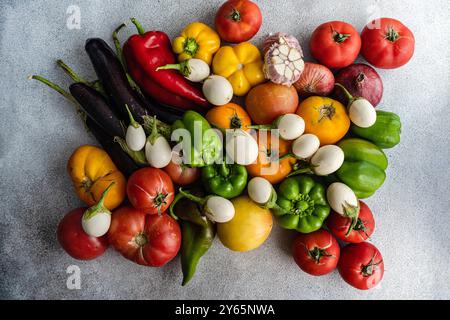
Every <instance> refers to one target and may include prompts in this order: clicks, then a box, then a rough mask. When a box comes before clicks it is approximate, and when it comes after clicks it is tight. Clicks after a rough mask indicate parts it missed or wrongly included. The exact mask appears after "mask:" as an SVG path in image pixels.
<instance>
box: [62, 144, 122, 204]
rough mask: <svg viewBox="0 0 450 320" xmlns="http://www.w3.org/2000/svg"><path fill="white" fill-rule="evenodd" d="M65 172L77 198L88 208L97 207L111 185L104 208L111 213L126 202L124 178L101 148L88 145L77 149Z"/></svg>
mask: <svg viewBox="0 0 450 320" xmlns="http://www.w3.org/2000/svg"><path fill="white" fill-rule="evenodd" d="M67 171H68V172H69V175H70V177H71V179H72V182H73V185H74V187H75V192H76V194H77V196H78V198H80V200H82V201H83V202H84V203H86V204H87V205H88V206H93V205H94V204H96V203H97V202H98V201H99V200H100V198H101V196H102V193H103V191H105V190H106V188H108V186H109V185H110V184H111V183H112V182H114V185H113V186H112V187H111V189H110V190H109V192H108V194H107V196H106V198H105V207H107V208H108V209H109V210H112V209H114V208H116V207H118V206H119V205H120V204H121V203H122V201H123V200H124V199H125V187H126V179H125V177H124V175H123V174H122V173H121V172H120V171H119V170H118V169H117V167H116V166H115V164H114V163H113V162H112V160H111V158H110V157H109V155H108V154H107V153H106V152H105V151H104V150H103V149H100V148H97V147H95V146H90V145H84V146H81V147H79V148H77V149H76V150H75V151H74V153H73V154H72V155H71V156H70V159H69V162H68V163H67Z"/></svg>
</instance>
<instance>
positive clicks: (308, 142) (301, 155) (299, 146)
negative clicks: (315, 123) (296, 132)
mask: <svg viewBox="0 0 450 320" xmlns="http://www.w3.org/2000/svg"><path fill="white" fill-rule="evenodd" d="M319 147H320V140H319V138H318V137H317V136H316V135H314V134H311V133H307V134H304V135H302V136H300V137H299V138H298V139H297V140H295V141H294V143H293V144H292V153H293V154H294V156H295V157H296V158H298V159H302V160H306V159H309V158H311V157H312V156H313V155H314V154H315V153H316V152H317V150H318V149H319Z"/></svg>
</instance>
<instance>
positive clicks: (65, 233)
mask: <svg viewBox="0 0 450 320" xmlns="http://www.w3.org/2000/svg"><path fill="white" fill-rule="evenodd" d="M86 209H87V208H78V209H75V210H72V211H70V212H69V213H68V214H66V215H65V216H64V218H62V220H61V221H60V223H59V225H58V230H57V232H56V235H57V238H58V242H59V244H60V245H61V247H62V248H63V249H64V250H65V251H66V252H67V253H68V254H69V255H70V256H71V257H72V258H75V259H78V260H92V259H95V258H97V257H99V256H101V255H102V254H103V253H104V252H105V250H106V249H107V248H108V239H107V238H106V236H102V237H99V238H96V237H91V236H90V235H88V234H87V233H86V232H84V230H83V227H82V226H81V218H82V217H83V214H84V211H86Z"/></svg>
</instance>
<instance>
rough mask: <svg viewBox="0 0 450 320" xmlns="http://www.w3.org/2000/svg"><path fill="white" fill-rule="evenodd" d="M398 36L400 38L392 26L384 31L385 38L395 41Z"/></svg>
mask: <svg viewBox="0 0 450 320" xmlns="http://www.w3.org/2000/svg"><path fill="white" fill-rule="evenodd" d="M398 38H400V34H399V33H398V32H397V31H396V30H395V29H394V28H393V27H389V29H388V32H387V33H386V39H387V40H389V41H391V42H395V41H397V40H398Z"/></svg>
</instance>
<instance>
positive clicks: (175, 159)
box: [163, 155, 200, 186]
mask: <svg viewBox="0 0 450 320" xmlns="http://www.w3.org/2000/svg"><path fill="white" fill-rule="evenodd" d="M163 170H164V171H165V172H167V174H168V175H169V176H170V178H171V179H172V181H173V182H174V183H175V184H177V185H179V186H187V185H190V184H192V183H194V182H195V181H197V180H198V179H199V178H200V169H199V168H191V167H188V166H187V165H185V164H182V162H181V157H180V156H178V155H174V156H172V161H170V163H169V164H168V165H167V166H166V167H165V168H164V169H163Z"/></svg>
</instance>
